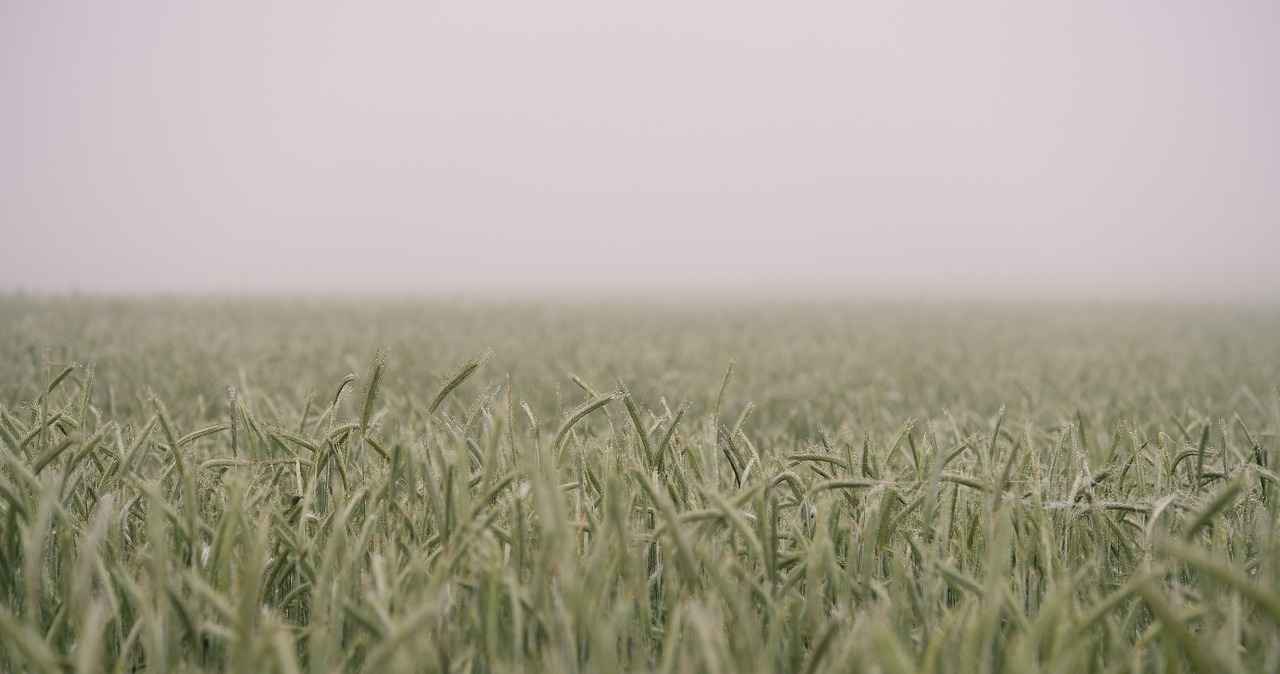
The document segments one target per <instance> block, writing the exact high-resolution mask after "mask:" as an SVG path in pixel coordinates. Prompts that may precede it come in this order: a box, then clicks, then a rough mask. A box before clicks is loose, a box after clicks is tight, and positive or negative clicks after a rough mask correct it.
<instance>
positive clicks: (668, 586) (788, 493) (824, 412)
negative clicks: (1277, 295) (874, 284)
mask: <svg viewBox="0 0 1280 674" xmlns="http://www.w3.org/2000/svg"><path fill="white" fill-rule="evenodd" d="M1277 387H1280V307H1275V306H1271V307H1268V306H1236V307H1209V306H1201V307H1192V306H1188V307H1178V306H1138V305H1133V306H1118V305H1101V306H1090V305H1058V306H1052V305H1050V306H1030V305H1028V306H998V305H981V304H971V305H960V304H912V305H907V304H898V305H890V304H882V305H876V304H819V303H814V304H810V305H805V306H787V305H781V304H777V305H760V306H749V305H745V304H739V305H732V306H730V305H723V306H710V305H708V306H683V307H677V306H659V305H638V304H637V305H621V306H608V305H604V304H596V305H567V304H566V305H551V304H548V305H533V304H499V303H490V304H477V305H471V306H468V305H463V304H444V303H435V304H427V303H415V302H410V301H397V302H391V301H388V302H363V303H361V302H356V301H353V300H347V301H320V300H298V301H288V300H256V301H233V300H214V299H204V300H178V299H163V300H124V299H109V298H85V297H82V298H60V299H58V298H54V299H49V298H43V299H42V298H32V297H25V296H13V295H10V296H0V577H2V578H5V579H9V581H8V582H6V583H3V585H0V642H3V645H2V646H0V670H4V671H8V670H14V671H22V670H28V671H68V670H75V671H131V670H132V669H133V668H142V669H145V670H147V671H222V670H235V671H255V672H256V671H281V672H292V671H308V672H328V671H335V670H343V671H371V672H372V671H388V670H394V671H468V672H470V671H476V672H482V671H502V672H506V671H510V672H534V671H548V672H607V671H681V672H683V671H710V672H754V671H758V672H775V671H807V672H846V671H884V672H914V671H930V672H934V671H937V672H999V671H1007V672H1034V671H1063V672H1074V671H1099V672H1105V671H1116V672H1121V671H1124V672H1127V671H1157V672H1159V671H1182V670H1187V669H1191V670H1197V671H1238V672H1259V671H1280V494H1277V490H1278V489H1280V476H1277V469H1278V467H1277V464H1278V463H1280V461H1278V460H1277V446H1276V445H1277V443H1276V431H1277V429H1278V428H1280V397H1278V394H1277Z"/></svg>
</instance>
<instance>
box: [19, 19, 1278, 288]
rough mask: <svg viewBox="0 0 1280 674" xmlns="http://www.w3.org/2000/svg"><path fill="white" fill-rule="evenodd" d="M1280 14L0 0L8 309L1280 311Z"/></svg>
mask: <svg viewBox="0 0 1280 674" xmlns="http://www.w3.org/2000/svg"><path fill="white" fill-rule="evenodd" d="M1278 8H1280V5H1277V4H1276V3H1274V2H1213V3H1209V2H1177V1H1173V2H1127V1H1120V2H1116V1H1107V2H1088V1H1084V2H1081V1H1076V0H1072V1H1071V2H1051V3H1027V2H1003V3H991V2H982V3H944V2H939V3H913V2H896V1H895V2H875V3H854V2H840V3H810V2H785V3H783V2H776V3H755V2H701V1H699V2H627V3H623V2H554V1H552V2H542V1H539V2H518V3H517V2H503V3H490V2H471V1H468V2H444V3H428V2H396V3H331V2H296V3H294V2H290V3H275V2H224V1H219V2H216V3H212V2H211V3H184V2H146V3H138V2H115V1H113V2H95V3H51V2H21V3H20V2H8V3H4V5H3V6H0V291H14V290H18V289H24V290H28V291H40V292H65V291H73V290H74V291H79V292H111V293H116V292H199V293H208V292H235V293H239V292H250V293H259V292H289V293H297V292H346V293H370V292H395V293H428V294H446V295H451V294H452V295H456V294H463V295H467V294H498V295H511V294H520V295H530V294H532V295H537V294H540V293H552V292H572V293H577V294H600V293H608V292H622V293H651V294H663V293H676V294H681V293H685V292H697V293H704V294H718V293H731V292H739V293H761V292H770V293H781V294H788V293H791V294H797V295H814V294H821V295H850V296H859V297H862V296H871V297H878V296H904V295H905V296H922V297H953V296H957V297H965V296H996V297H1085V298H1169V299H1239V298H1243V299H1264V300H1272V301H1274V300H1277V299H1280V122H1277V120H1280V39H1277V38H1276V36H1277V35H1280V9H1278Z"/></svg>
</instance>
